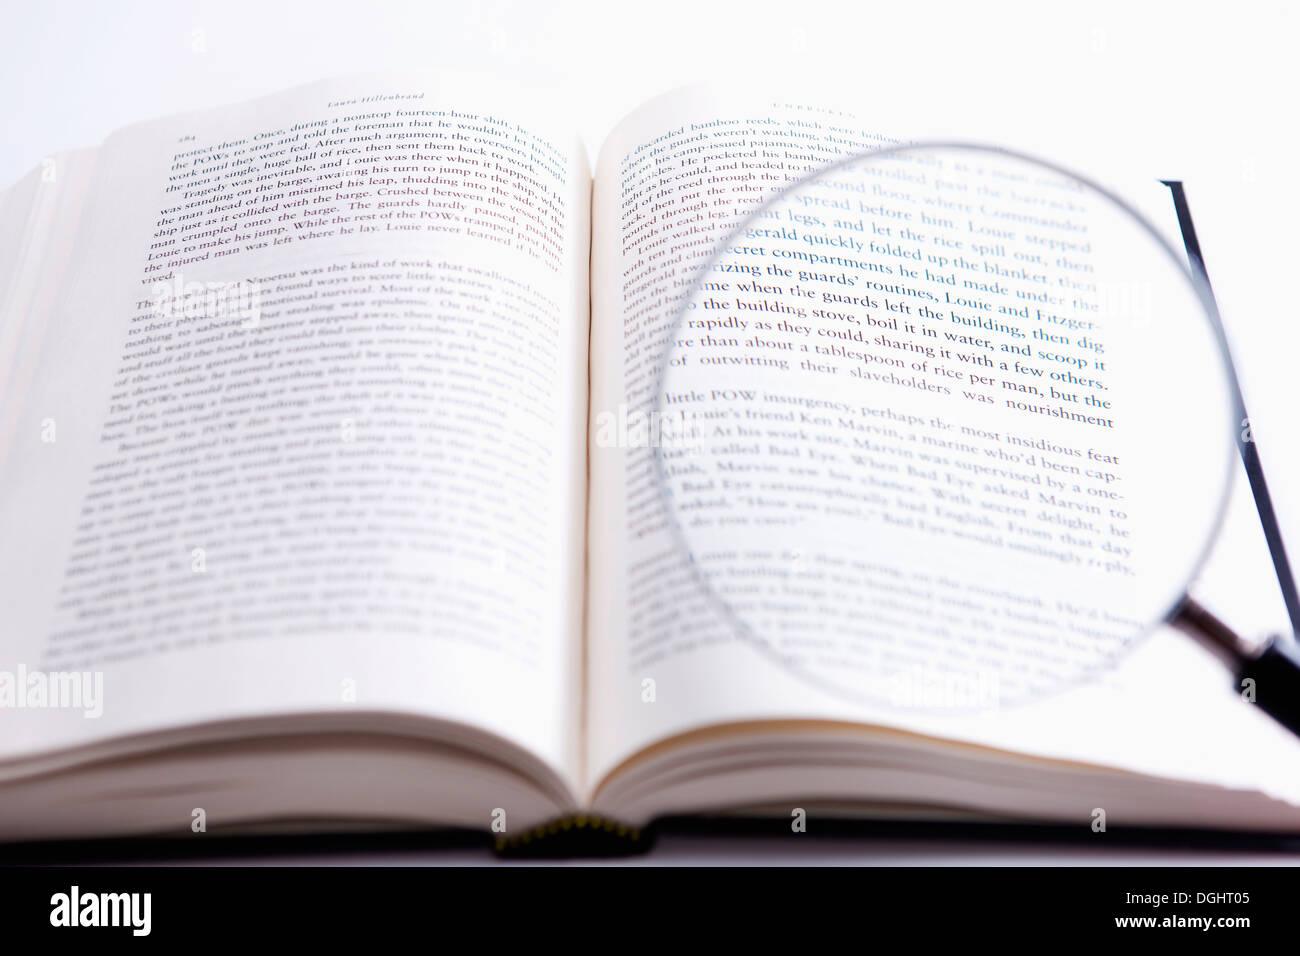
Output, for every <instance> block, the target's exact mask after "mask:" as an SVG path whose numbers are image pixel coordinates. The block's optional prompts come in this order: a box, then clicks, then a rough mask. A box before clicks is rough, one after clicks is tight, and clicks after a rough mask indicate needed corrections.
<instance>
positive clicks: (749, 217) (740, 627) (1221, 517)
mask: <svg viewBox="0 0 1300 956" xmlns="http://www.w3.org/2000/svg"><path fill="white" fill-rule="evenodd" d="M932 151H953V152H957V151H968V152H977V153H987V154H990V155H996V156H1004V157H1010V158H1011V159H1014V160H1018V161H1020V162H1024V163H1029V164H1031V165H1036V166H1039V167H1042V168H1044V169H1047V170H1049V171H1051V172H1053V173H1056V174H1057V175H1060V176H1064V177H1067V178H1069V179H1072V180H1074V181H1076V182H1079V183H1081V184H1083V186H1084V187H1086V188H1087V189H1090V190H1092V191H1093V192H1095V193H1097V194H1098V195H1100V196H1102V197H1103V198H1105V199H1108V200H1110V201H1111V202H1112V203H1114V204H1115V205H1116V206H1117V207H1119V209H1120V210H1122V211H1123V212H1124V213H1126V214H1127V215H1128V217H1129V219H1131V220H1132V221H1133V222H1134V223H1136V224H1137V225H1138V226H1140V227H1141V229H1142V231H1143V232H1145V233H1146V234H1147V236H1148V237H1149V238H1151V239H1153V240H1155V244H1156V245H1157V246H1158V247H1159V248H1160V249H1162V250H1163V251H1164V254H1165V256H1166V257H1167V258H1168V260H1169V261H1170V263H1171V264H1172V265H1173V266H1174V268H1175V270H1176V271H1177V272H1179V273H1181V274H1182V276H1183V277H1184V278H1185V279H1186V280H1187V282H1188V283H1189V284H1190V285H1191V287H1192V289H1193V290H1194V291H1195V293H1196V297H1197V299H1198V300H1199V301H1200V303H1201V309H1202V314H1201V319H1202V321H1206V322H1208V323H1209V325H1210V328H1211V331H1212V332H1213V335H1214V340H1215V342H1216V343H1217V344H1218V349H1217V352H1218V357H1219V361H1220V363H1221V365H1222V368H1223V372H1224V375H1225V378H1226V382H1227V384H1228V387H1229V392H1230V396H1229V398H1230V401H1229V403H1228V406H1229V407H1228V408H1227V409H1225V411H1226V413H1227V414H1228V415H1230V416H1231V418H1230V420H1229V421H1228V423H1227V424H1228V434H1229V435H1235V434H1236V429H1237V425H1236V423H1237V422H1238V421H1241V420H1242V419H1243V418H1244V415H1245V411H1244V404H1243V402H1242V396H1241V385H1240V382H1239V380H1238V378H1237V373H1236V368H1235V366H1234V364H1233V362H1232V354H1231V351H1230V349H1229V346H1228V340H1227V335H1226V332H1225V330H1224V328H1223V320H1222V317H1221V315H1220V314H1219V308H1218V303H1217V302H1216V301H1215V299H1214V293H1213V292H1212V291H1211V289H1210V287H1209V283H1208V281H1207V280H1206V279H1205V278H1204V277H1203V276H1201V275H1200V274H1199V273H1198V272H1197V271H1196V270H1193V269H1191V268H1190V267H1189V265H1188V263H1187V261H1186V257H1185V256H1182V255H1179V253H1178V251H1177V250H1176V249H1174V247H1173V246H1172V245H1171V244H1170V243H1169V242H1168V241H1167V240H1166V239H1165V237H1164V236H1163V235H1161V233H1160V232H1159V231H1158V230H1157V229H1156V228H1155V226H1153V225H1152V224H1151V223H1150V222H1148V221H1147V218H1146V216H1144V215H1143V214H1142V213H1141V212H1139V211H1138V210H1137V209H1136V208H1135V207H1134V206H1133V205H1132V204H1131V203H1129V202H1128V201H1127V200H1125V199H1123V198H1122V197H1120V196H1118V195H1117V194H1116V193H1115V192H1114V191H1113V190H1111V189H1109V188H1107V187H1105V186H1102V185H1101V184H1100V183H1098V182H1097V181H1096V180H1094V179H1092V178H1091V177H1089V176H1084V175H1082V174H1080V173H1078V172H1076V171H1074V170H1073V169H1069V168H1067V167H1065V166H1062V165H1060V164H1059V163H1056V162H1053V161H1051V160H1046V159H1042V158H1040V157H1038V156H1035V155H1033V154H1032V153H1026V152H1023V151H1020V150H1014V149H1009V148H1007V147H1004V146H997V145H993V144H989V143H977V142H973V141H963V140H922V141H917V142H909V143H902V144H898V145H896V146H883V147H879V148H877V149H870V150H863V151H861V152H856V153H849V154H846V155H844V156H841V157H840V158H838V159H836V160H833V161H832V162H829V163H827V164H825V165H822V166H818V167H816V168H814V169H812V170H809V171H808V172H806V173H803V174H801V175H799V176H797V177H796V178H795V179H793V180H792V181H790V182H789V183H786V184H785V185H784V186H782V187H781V188H780V189H778V190H777V191H776V192H774V193H772V195H770V196H768V197H767V198H766V199H765V200H763V202H762V203H760V204H759V205H757V206H755V207H753V208H752V209H750V210H749V212H748V213H746V214H745V216H744V217H743V218H741V219H740V220H739V221H738V222H737V223H736V225H735V226H734V227H733V228H732V229H730V230H728V232H727V234H726V237H725V238H724V240H723V241H721V242H720V243H719V244H718V246H717V248H715V249H714V251H713V252H712V253H711V254H710V256H709V258H708V259H707V260H705V261H704V262H703V263H702V265H701V266H700V268H699V269H698V270H696V273H695V276H694V277H693V279H692V281H691V283H690V284H689V285H688V286H686V287H685V290H684V292H683V293H682V297H681V299H680V301H679V302H678V304H677V306H676V309H675V311H676V316H675V318H674V319H673V322H672V324H671V325H670V326H669V334H668V337H667V338H666V339H665V340H664V346H663V350H662V352H661V355H660V358H659V367H658V370H657V374H656V376H655V403H654V410H655V411H656V412H657V413H660V415H662V413H663V411H664V406H663V399H664V387H665V383H666V381H665V380H666V378H667V372H668V359H669V358H670V357H671V356H672V353H673V343H674V342H675V341H676V340H677V337H678V334H679V332H680V330H681V328H682V323H683V322H684V321H685V319H686V312H687V304H688V303H689V302H690V301H692V299H693V297H694V296H695V294H696V292H697V291H698V290H699V287H700V283H701V282H702V281H704V277H705V276H707V275H708V274H709V273H710V272H711V271H712V269H713V266H714V265H715V264H716V263H717V262H718V261H719V260H721V259H722V258H723V254H724V252H725V250H726V249H728V248H729V247H730V246H731V244H732V243H731V242H730V241H729V240H730V239H731V238H732V237H734V236H737V235H740V234H741V233H742V232H743V231H744V229H745V228H747V227H748V225H749V223H751V222H752V221H754V220H755V219H756V218H757V217H758V216H759V215H760V214H761V213H763V212H764V211H766V210H767V209H769V208H770V207H772V206H774V205H776V204H778V203H780V202H781V201H782V200H784V199H785V198H786V197H787V196H788V195H790V194H791V193H793V192H794V191H795V190H797V189H799V188H801V187H802V186H804V185H806V184H807V183H810V182H815V181H816V180H819V179H822V178H824V177H826V176H829V175H831V174H833V173H834V172H835V171H836V170H838V169H843V168H845V167H847V166H850V165H854V164H857V163H861V162H864V161H872V160H876V159H881V158H886V157H889V156H893V155H900V154H904V153H917V152H932ZM660 420H662V419H660ZM1225 437H1226V436H1225ZM1233 444H1234V445H1235V446H1236V447H1237V449H1238V452H1240V439H1239V438H1237V439H1235V440H1234V442H1233ZM662 445H663V443H662V442H658V443H653V445H652V447H653V451H654V455H653V457H654V462H655V476H656V479H657V481H658V486H659V494H660V497H661V499H662V500H663V504H664V507H665V510H666V511H667V512H668V517H669V521H668V523H669V525H670V526H671V528H672V533H673V536H674V539H675V541H676V544H677V546H678V549H679V550H680V552H681V553H682V554H684V555H685V556H686V557H687V558H688V559H689V560H688V564H689V566H690V568H691V571H692V574H693V575H694V577H695V578H696V580H697V583H698V584H699V586H700V588H701V590H703V591H704V593H705V594H706V595H707V596H708V598H709V600H710V601H712V603H714V604H715V605H716V606H717V607H718V609H719V610H720V611H721V613H722V614H723V616H724V618H725V619H727V620H729V621H731V622H732V623H733V625H734V626H735V630H736V632H737V635H738V636H741V639H742V640H746V642H747V643H758V644H759V645H760V647H761V646H762V642H761V641H753V640H752V639H746V638H744V637H743V635H744V634H746V633H748V634H752V633H753V630H752V628H750V627H749V625H748V624H746V623H745V622H744V621H743V620H741V619H740V617H739V616H738V615H737V614H736V612H735V611H734V610H733V609H732V608H731V606H730V605H729V603H728V602H727V601H725V600H724V599H723V598H722V597H721V595H719V594H718V593H717V592H716V590H715V589H714V588H713V587H712V585H710V583H709V582H708V581H707V580H706V579H705V578H704V576H703V572H702V571H701V570H700V568H699V566H698V565H697V564H696V562H695V559H694V552H693V550H692V549H691V547H690V542H689V540H688V539H687V536H686V532H685V530H684V529H683V528H682V526H681V522H680V520H679V519H678V514H677V509H676V507H675V506H674V504H673V502H672V500H671V495H670V492H669V491H668V475H667V474H666V472H665V462H664V458H663V453H662ZM1237 457H1238V456H1237V455H1233V454H1229V455H1227V456H1226V468H1225V470H1226V474H1225V476H1224V480H1223V481H1222V482H1221V485H1222V490H1221V493H1220V495H1219V502H1218V509H1217V513H1216V514H1215V516H1214V520H1213V522H1212V523H1211V524H1210V527H1209V531H1208V533H1207V535H1206V537H1205V540H1204V541H1203V542H1202V544H1201V547H1200V550H1199V553H1198V554H1197V555H1196V558H1195V560H1194V561H1193V562H1192V563H1191V564H1190V565H1189V569H1188V572H1187V575H1186V583H1185V584H1184V586H1183V587H1182V589H1181V591H1180V592H1179V594H1178V596H1177V597H1176V598H1175V599H1174V601H1173V603H1172V604H1171V605H1170V607H1169V608H1168V610H1166V611H1165V613H1164V615H1163V616H1161V617H1159V618H1154V619H1152V620H1151V621H1150V622H1148V623H1146V624H1144V625H1143V626H1142V628H1141V630H1139V631H1138V632H1137V633H1136V634H1135V635H1134V636H1133V637H1132V638H1130V639H1129V640H1128V641H1126V642H1125V643H1124V645H1123V649H1122V650H1121V651H1120V652H1118V653H1116V654H1115V655H1113V656H1111V657H1109V658H1107V659H1106V660H1105V661H1104V662H1103V663H1100V664H1094V665H1092V666H1090V667H1087V668H1084V669H1083V670H1082V671H1081V672H1080V673H1079V676H1078V679H1077V680H1073V681H1069V682H1064V683H1062V684H1061V685H1053V686H1052V687H1051V688H1048V689H1046V690H1042V691H1038V692H1036V693H1031V694H1027V695H1025V696H1024V697H1019V698H1016V699H1015V700H1013V701H1010V702H1008V704H1007V705H1003V704H1001V703H999V706H1000V707H1001V706H1024V705H1027V704H1030V703H1033V702H1035V701H1038V700H1042V699H1044V698H1045V697H1047V696H1050V695H1052V694H1056V693H1060V692H1061V691H1062V690H1063V689H1066V688H1069V687H1077V686H1081V685H1083V684H1085V683H1087V682H1088V681H1089V680H1091V679H1092V678H1093V677H1095V676H1096V675H1098V674H1100V673H1103V672H1105V671H1107V670H1110V669H1111V668H1113V667H1114V666H1115V665H1116V663H1117V662H1118V661H1119V660H1120V659H1121V658H1123V657H1124V656H1125V655H1126V654H1128V653H1131V652H1132V650H1133V649H1134V648H1136V647H1137V646H1138V645H1140V644H1141V643H1143V642H1144V641H1146V640H1147V639H1148V638H1149V637H1150V636H1151V634H1152V633H1154V631H1155V630H1156V629H1157V628H1158V627H1159V626H1161V625H1162V624H1167V623H1168V622H1169V621H1170V620H1172V619H1173V618H1174V617H1175V616H1176V615H1177V613H1178V610H1179V608H1180V607H1181V606H1182V604H1183V602H1184V600H1185V599H1186V598H1187V594H1188V589H1189V586H1190V584H1191V583H1192V582H1193V581H1195V580H1196V579H1197V578H1198V577H1199V576H1200V574H1201V572H1202V571H1203V570H1204V569H1205V565H1206V563H1207V562H1208V561H1209V559H1210V555H1211V554H1212V553H1213V551H1214V546H1215V544H1216V543H1217V542H1218V540H1219V537H1220V535H1221V534H1222V532H1223V527H1224V524H1225V523H1226V521H1227V515H1228V508H1229V504H1230V502H1231V499H1232V490H1233V487H1234V483H1235V481H1236V480H1237ZM766 656H768V657H770V658H773V659H774V660H775V662H776V663H777V664H778V665H779V666H781V667H782V668H783V669H784V670H786V671H789V672H791V673H793V674H795V675H796V676H797V677H798V678H799V679H800V680H803V681H805V682H807V683H810V684H814V685H817V686H820V687H822V688H823V689H825V690H829V691H830V692H831V693H833V694H834V695H835V696H838V697H840V698H842V699H851V700H854V701H855V702H856V703H858V704H862V703H874V704H877V705H879V703H880V701H877V700H875V699H874V698H867V697H862V696H859V695H855V694H853V693H851V692H846V689H845V688H843V687H840V686H839V685H837V684H835V683H833V682H831V681H827V680H825V679H823V678H819V677H817V676H816V675H814V674H811V673H809V672H807V671H806V669H804V668H798V667H790V666H788V665H785V664H783V663H782V661H781V660H780V658H779V655H776V654H774V653H767V655H766ZM908 709H909V710H910V711H914V712H925V711H927V710H935V711H936V712H942V713H945V714H960V713H962V712H966V711H969V710H972V709H977V708H950V707H949V708H926V707H909V708H908Z"/></svg>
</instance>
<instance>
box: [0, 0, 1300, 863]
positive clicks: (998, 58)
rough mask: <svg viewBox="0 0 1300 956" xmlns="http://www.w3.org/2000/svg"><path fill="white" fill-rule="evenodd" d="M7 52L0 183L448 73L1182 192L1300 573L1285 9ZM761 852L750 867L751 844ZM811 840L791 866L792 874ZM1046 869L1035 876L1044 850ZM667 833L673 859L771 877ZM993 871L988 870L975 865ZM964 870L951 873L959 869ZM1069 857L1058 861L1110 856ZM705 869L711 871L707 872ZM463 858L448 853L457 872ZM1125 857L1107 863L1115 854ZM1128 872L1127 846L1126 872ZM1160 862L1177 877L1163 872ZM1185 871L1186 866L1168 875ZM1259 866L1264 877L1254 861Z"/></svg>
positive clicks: (83, 29) (382, 8)
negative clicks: (1125, 178) (338, 85)
mask: <svg viewBox="0 0 1300 956" xmlns="http://www.w3.org/2000/svg"><path fill="white" fill-rule="evenodd" d="M3 5H4V10H3V21H2V22H3V24H4V31H3V34H2V37H3V38H2V39H0V54H3V55H0V116H3V118H4V137H3V140H2V141H0V185H3V184H8V183H10V182H12V181H14V180H16V179H17V178H18V177H19V176H20V175H21V174H22V173H23V172H25V171H26V170H27V169H29V168H30V167H32V166H35V165H36V164H37V163H39V162H40V160H41V159H42V158H43V157H44V156H46V155H49V154H51V153H53V152H56V151H58V150H61V149H66V148H70V147H76V146H87V145H94V144H96V143H98V142H99V141H100V140H101V139H103V138H104V136H105V135H107V134H108V133H110V132H111V131H112V130H114V129H116V128H118V127H120V126H124V125H127V124H129V123H132V122H136V121H139V120H144V119H150V118H153V117H155V116H158V115H162V114H165V113H170V112H177V111H182V110H188V109H194V108H198V107H203V106H209V105H217V104H221V103H227V102H232V101H237V100H240V99H245V98H248V97H252V96H256V95H259V94H263V93H269V92H274V91H276V90H279V89H283V88H285V87H289V86H293V85H296V84H299V83H303V82H307V81H309V80H313V79H318V78H321V77H327V76H334V75H339V74H346V73H355V72H364V71H369V70H381V69H396V68H417V69H433V70H438V69H450V70H457V71H474V72H485V73H492V74H496V75H499V76H505V77H506V78H510V77H516V78H519V79H521V80H523V81H524V82H526V83H528V84H529V85H532V86H540V87H542V88H544V89H546V90H550V91H553V95H554V96H555V98H556V100H557V102H558V103H560V104H562V105H563V106H564V107H565V108H567V109H568V110H570V111H571V112H572V113H573V115H574V117H575V120H576V122H577V124H578V127H579V128H580V129H581V131H582V133H583V136H584V139H585V140H586V142H587V144H588V147H589V148H590V149H591V150H592V152H593V155H594V152H595V150H596V148H597V147H598V146H599V144H600V142H601V140H602V139H603V138H604V136H605V134H606V133H607V132H608V131H609V129H610V128H611V127H612V126H613V124H614V123H615V122H616V121H617V120H618V118H619V117H620V116H621V115H622V114H624V113H626V112H627V111H629V110H630V109H631V108H633V107H634V106H635V105H637V104H638V103H639V102H641V101H642V100H644V99H647V98H649V97H651V96H653V95H655V94H657V93H660V92H663V91H664V90H667V89H670V88H673V87H676V86H681V85H684V84H688V83H696V82H707V81H710V80H718V79H726V80H737V79H740V80H743V79H745V78H746V77H755V78H764V79H768V80H770V79H771V78H772V77H778V78H779V77H783V76H790V77H792V78H797V79H798V81H799V85H800V86H801V87H806V86H807V85H809V82H810V81H812V83H813V85H814V86H815V85H816V84H817V83H818V82H820V83H824V84H825V86H826V88H827V89H828V91H832V92H833V94H834V97H835V99H836V100H837V101H840V100H845V99H851V100H853V101H855V102H860V103H861V107H862V115H864V116H866V117H869V116H870V104H871V103H872V102H873V101H879V100H881V99H882V98H887V97H899V98H904V99H905V100H906V102H907V103H909V104H916V106H915V108H917V109H925V110H927V111H933V115H935V116H938V117H951V118H952V121H953V124H954V128H958V127H960V128H961V129H962V130H968V129H971V128H977V129H980V130H982V131H984V133H983V136H984V137H985V138H987V139H990V140H994V141H1000V142H1003V143H1004V144H1006V145H1009V146H1016V145H1021V146H1024V145H1026V144H1027V143H1028V142H1030V141H1032V143H1033V145H1034V147H1035V148H1036V149H1037V150H1038V151H1039V152H1043V153H1044V154H1045V155H1049V156H1052V157H1054V158H1056V159H1058V160H1059V161H1062V162H1065V163H1066V164H1068V165H1073V166H1075V167H1076V168H1080V169H1082V170H1084V171H1087V169H1088V167H1089V161H1090V159H1089V158H1096V161H1098V162H1103V161H1104V162H1107V163H1110V162H1114V161H1116V160H1119V161H1122V162H1123V163H1124V164H1125V165H1126V166H1129V167H1131V168H1133V169H1138V170H1143V171H1147V172H1149V174H1150V175H1152V176H1160V177H1174V178H1181V179H1183V180H1184V181H1185V182H1186V183H1187V189H1188V195H1189V198H1190V200H1191V203H1192V210H1193V213H1194V214H1195V217H1196V221H1197V226H1198V229H1199V231H1200V233H1201V240H1202V244H1203V246H1204V249H1205V252H1206V256H1207V261H1208V265H1209V269H1210V273H1211V278H1212V279H1213V281H1214V284H1215V288H1216V291H1217V293H1218V295H1219V299H1220V302H1221V305H1222V309H1223V314H1224V320H1225V323H1226V324H1227V326H1228V329H1229V333H1230V335H1231V336H1232V337H1233V339H1234V341H1235V345H1236V350H1237V361H1238V365H1239V369H1240V371H1241V374H1242V377H1243V383H1244V387H1245V389H1246V394H1247V402H1248V406H1249V407H1250V409H1251V412H1252V419H1253V425H1254V432H1255V435H1256V437H1257V438H1258V439H1259V440H1260V442H1261V451H1262V455H1263V460H1264V465H1265V469H1266V472H1267V473H1268V475H1269V478H1270V482H1271V484H1272V487H1273V490H1274V494H1275V495H1276V496H1277V498H1278V505H1279V509H1280V511H1281V516H1282V520H1283V524H1284V531H1286V532H1287V533H1288V534H1289V538H1290V540H1291V542H1293V545H1292V546H1293V548H1294V549H1296V551H1297V556H1300V442H1297V441H1296V440H1295V431H1296V429H1295V416H1296V414H1297V412H1300V383H1298V382H1297V376H1296V374H1295V372H1294V359H1293V356H1294V354H1295V352H1296V348H1297V345H1300V309H1298V308H1297V300H1296V296H1295V276H1296V273H1297V263H1298V260H1297V252H1300V241H1297V239H1296V231H1297V229H1300V189H1298V188H1297V186H1296V183H1295V182H1294V179H1293V176H1292V165H1293V163H1294V161H1295V158H1296V154H1297V146H1298V145H1300V134H1298V132H1297V105H1296V101H1297V94H1298V93H1300V68H1298V67H1297V58H1298V54H1297V48H1298V44H1297V40H1300V10H1297V9H1295V8H1294V7H1292V6H1288V5H1287V4H1284V3H1281V2H1277V3H1266V2H1258V3H1243V2H1237V3H1233V4H1224V3H1204V4H1198V3H1188V2H1184V3H1178V4H1173V3H1170V4H1154V3H1151V4H1139V3H1135V2H1133V0H1129V2H1128V3H1099V2H1093V0H1087V2H1077V3H1073V4H1069V5H1064V4H1047V3H1042V2H1038V3H1004V4H996V3H960V4H959V3H953V4H935V3H917V2H909V0H894V2H892V3H867V2H827V0H788V2H784V3H782V2H767V0H748V2H708V0H687V2H681V0H653V2H652V0H644V2H642V3H636V4H632V3H620V2H612V0H611V2H593V3H582V2H532V3H529V2H520V3H515V2H508V0H482V2H473V0H464V2H458V3H414V2H411V3H398V2H362V0H352V2H331V0H316V2H307V3H304V2H293V3H290V2H275V0H260V2H247V0H225V2H211V0H168V2H161V0H160V2H135V3H124V2H118V3H111V2H98V3H96V2H63V3H41V4H37V3H14V2H12V0H4V4H3ZM765 847H767V848H765ZM820 852H822V851H820V850H815V849H813V848H812V847H811V846H810V847H808V848H806V849H804V848H801V849H800V850H799V851H798V854H797V856H796V857H786V858H789V859H799V860H801V861H802V862H808V861H809V859H810V857H809V854H813V855H814V856H815V855H816V854H817V853H820ZM1032 852H1034V851H1032V850H1025V849H1024V848H1020V847H1016V848H1006V849H995V850H990V848H989V847H987V846H985V847H982V848H975V847H971V848H969V850H968V851H967V850H963V848H962V847H950V846H936V845H924V846H921V845H916V844H907V845H897V844H895V845H886V846H883V847H882V846H878V845H876V844H873V843H870V842H863V843H860V844H854V845H853V847H851V848H846V847H840V848H838V849H836V850H835V852H834V856H833V857H830V858H829V859H834V860H835V861H836V862H840V863H844V862H850V861H857V862H872V861H886V862H895V863H896V862H900V861H906V860H907V859H909V858H912V857H910V856H909V854H919V855H917V856H915V857H914V858H915V859H917V860H918V861H924V862H940V861H946V860H959V859H970V860H972V861H979V862H1014V861H1015V860H1017V859H1024V858H1027V855H1028V854H1031V853H1032ZM1038 852H1040V853H1041V854H1044V855H1043V856H1040V857H1039V859H1050V858H1052V852H1051V851H1049V850H1041V851H1038ZM776 853H777V848H776V847H774V846H772V845H771V844H758V845H756V846H747V847H740V846H734V847H733V845H732V844H728V843H725V842H724V843H719V842H718V841H695V842H692V841H690V840H681V839H678V840H674V841H670V845H667V846H665V847H664V856H665V858H667V859H686V858H690V857H691V856H692V855H695V856H699V855H706V856H710V858H714V859H718V858H722V859H726V858H727V856H728V855H731V857H732V858H734V859H735V860H737V861H738V862H740V861H743V862H759V861H763V860H768V859H773V860H775V859H780V858H782V857H783V856H784V854H781V855H773V854H776ZM989 853H993V856H990V855H989ZM963 854H966V855H965V856H963ZM1081 854H1082V851H1079V850H1076V851H1072V852H1071V854H1070V861H1071V862H1082V861H1084V859H1093V860H1094V861H1096V862H1108V861H1109V860H1110V859H1111V858H1107V857H1106V856H1104V854H1102V855H1098V854H1094V853H1087V854H1083V855H1082V856H1081ZM719 855H721V856H719ZM457 857H458V858H461V859H463V857H461V856H460V855H459V854H458V855H457ZM1114 859H1115V861H1116V862H1121V860H1120V859H1119V858H1114ZM1134 859H1139V860H1140V859H1142V857H1141V855H1140V854H1137V855H1134V854H1133V853H1126V854H1125V855H1124V857H1123V859H1122V861H1124V862H1129V861H1132V860H1134ZM1162 859H1166V860H1167V859H1168V856H1167V855H1162ZM1182 859H1185V858H1182ZM1267 859H1268V860H1271V861H1277V860H1278V859H1279V857H1277V856H1276V855H1271V856H1269V857H1267Z"/></svg>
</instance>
